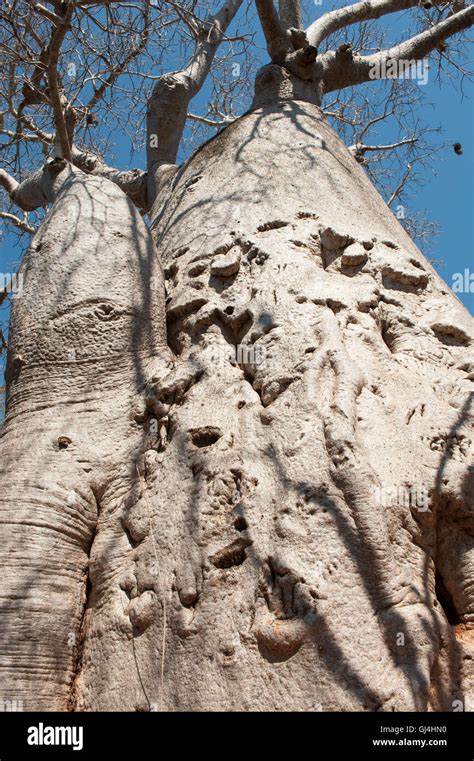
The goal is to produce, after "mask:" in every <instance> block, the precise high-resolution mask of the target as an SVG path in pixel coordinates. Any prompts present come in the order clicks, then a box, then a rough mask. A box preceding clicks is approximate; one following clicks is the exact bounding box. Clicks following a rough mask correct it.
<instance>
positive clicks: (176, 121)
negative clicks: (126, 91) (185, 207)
mask: <svg viewBox="0 0 474 761" xmlns="http://www.w3.org/2000/svg"><path fill="white" fill-rule="evenodd" d="M242 2H243V0H225V2H224V3H223V4H222V6H221V7H220V9H219V11H218V12H217V13H216V14H215V15H212V16H208V17H207V18H206V19H205V21H201V22H200V31H199V34H198V36H197V37H196V47H195V50H194V53H193V56H192V58H191V61H190V63H189V64H188V66H187V67H186V68H184V69H182V70H181V71H177V72H172V73H170V74H165V75H164V76H162V77H160V79H159V80H158V82H157V83H156V85H155V86H154V88H153V91H152V93H151V96H150V98H149V100H148V110H147V167H148V201H149V203H153V200H154V198H155V195H156V181H155V174H156V171H157V170H158V169H159V167H160V166H161V165H162V164H174V163H175V161H176V157H177V154H178V148H179V144H180V142H181V136H182V134H183V130H184V126H185V124H186V118H187V113H188V105H189V102H190V101H191V99H192V98H193V97H194V96H195V95H196V94H197V93H198V92H199V90H200V89H201V87H202V86H203V84H204V82H205V80H206V78H207V75H208V74H209V71H210V68H211V65H212V62H213V60H214V56H215V54H216V51H217V49H218V47H219V45H220V44H221V42H222V41H223V39H224V37H225V33H226V30H227V28H228V26H229V24H230V23H231V21H232V19H233V18H234V16H235V14H236V13H237V11H238V10H239V8H240V6H241V5H242Z"/></svg>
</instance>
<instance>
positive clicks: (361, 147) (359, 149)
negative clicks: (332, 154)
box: [349, 137, 418, 153]
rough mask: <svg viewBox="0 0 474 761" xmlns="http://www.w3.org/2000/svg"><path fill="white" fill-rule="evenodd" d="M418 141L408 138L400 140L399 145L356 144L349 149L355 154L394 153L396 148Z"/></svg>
mask: <svg viewBox="0 0 474 761" xmlns="http://www.w3.org/2000/svg"><path fill="white" fill-rule="evenodd" d="M417 140H418V138H417V137H408V138H406V140H399V141H398V142H397V143H389V144H388V145H365V144H364V143H355V145H351V146H350V147H349V150H350V151H352V152H354V153H366V152H367V151H369V152H370V151H392V150H394V148H401V147H402V145H413V143H416V142H417Z"/></svg>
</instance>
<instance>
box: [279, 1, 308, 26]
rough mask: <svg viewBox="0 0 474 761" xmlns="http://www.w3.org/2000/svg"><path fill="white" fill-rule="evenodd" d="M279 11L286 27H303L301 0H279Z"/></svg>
mask: <svg viewBox="0 0 474 761" xmlns="http://www.w3.org/2000/svg"><path fill="white" fill-rule="evenodd" d="M278 11H279V14H280V21H281V23H282V25H283V28H284V29H303V14H302V12H301V0H279V3H278Z"/></svg>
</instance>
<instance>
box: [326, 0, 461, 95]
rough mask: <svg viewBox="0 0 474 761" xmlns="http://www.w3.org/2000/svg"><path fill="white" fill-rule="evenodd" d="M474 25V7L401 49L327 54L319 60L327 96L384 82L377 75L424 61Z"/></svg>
mask: <svg viewBox="0 0 474 761" xmlns="http://www.w3.org/2000/svg"><path fill="white" fill-rule="evenodd" d="M473 24H474V6H473V5H470V6H469V7H468V8H465V9H464V10H462V11H459V13H455V14H453V15H452V16H449V17H448V18H447V19H445V20H444V21H441V22H440V23H439V24H435V25H434V26H432V27H430V29H427V30H426V31H424V32H421V33H420V34H417V35H415V36H414V37H411V38H409V39H408V40H405V41H404V42H401V43H400V44H399V45H395V46H394V47H392V48H388V49H387V50H382V51H380V52H379V53H374V54H373V55H370V56H354V55H352V52H350V54H347V51H346V52H345V54H344V55H342V54H341V52H340V49H339V50H337V51H336V52H335V53H334V52H333V51H330V52H328V53H325V54H324V55H322V56H320V58H319V59H318V63H320V64H321V65H322V67H323V82H324V88H325V92H331V91H333V90H340V89H342V88H344V87H352V86H354V85H358V84H361V83H362V82H368V81H369V80H371V79H377V78H380V76H379V75H378V73H377V72H378V71H379V70H381V69H382V67H383V66H384V65H387V64H388V63H389V62H390V61H396V62H398V61H403V62H405V63H406V64H408V63H409V62H410V61H420V60H422V59H423V58H425V57H426V56H427V55H428V54H429V53H431V52H432V51H433V50H435V49H436V48H437V46H438V45H439V44H440V43H441V42H443V41H444V40H446V39H447V38H448V37H451V36H452V35H454V34H457V33H458V32H462V31H464V30H465V29H469V27H471V26H472V25H473Z"/></svg>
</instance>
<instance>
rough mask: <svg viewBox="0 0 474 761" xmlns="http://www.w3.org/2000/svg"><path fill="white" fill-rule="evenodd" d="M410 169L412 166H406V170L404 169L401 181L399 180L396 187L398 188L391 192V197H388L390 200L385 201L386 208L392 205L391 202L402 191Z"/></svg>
mask: <svg viewBox="0 0 474 761" xmlns="http://www.w3.org/2000/svg"><path fill="white" fill-rule="evenodd" d="M412 169H413V167H412V165H411V164H407V169H406V172H405V174H404V175H403V177H402V179H401V180H400V183H399V185H398V186H397V187H396V188H395V190H394V191H393V193H392V195H391V196H390V198H389V199H388V201H387V206H391V205H392V203H393V202H394V201H395V199H396V198H397V196H398V195H399V194H400V192H401V190H402V188H403V186H404V185H405V183H406V181H407V180H408V177H409V175H410V174H411V170H412Z"/></svg>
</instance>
